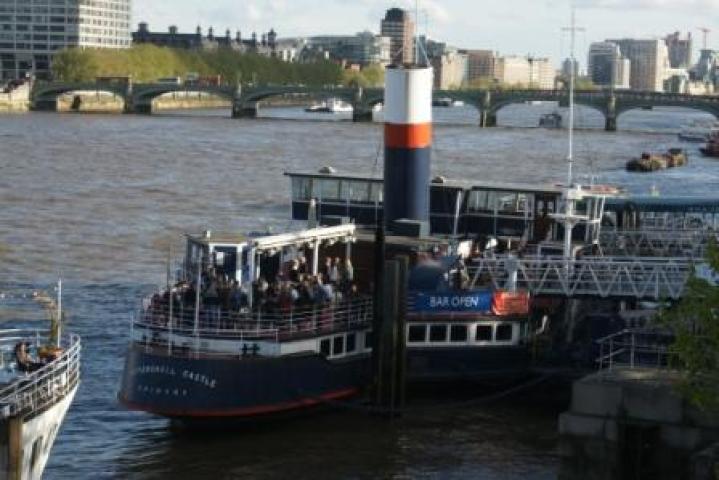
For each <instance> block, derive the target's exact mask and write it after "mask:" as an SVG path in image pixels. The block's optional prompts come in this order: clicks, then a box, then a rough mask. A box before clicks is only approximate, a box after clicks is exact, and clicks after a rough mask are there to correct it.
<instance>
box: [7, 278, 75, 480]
mask: <svg viewBox="0 0 719 480" xmlns="http://www.w3.org/2000/svg"><path fill="white" fill-rule="evenodd" d="M0 298H2V303H4V304H10V305H9V307H10V308H12V309H13V310H14V311H15V312H18V311H23V310H26V309H28V308H29V305H28V303H29V302H33V303H34V302H35V301H37V302H40V303H41V306H42V307H43V308H45V309H46V310H47V312H49V313H50V315H51V320H52V327H51V329H50V330H49V331H41V330H36V329H31V328H29V325H31V323H33V322H37V319H34V318H33V319H32V320H29V319H28V320H25V319H20V318H13V319H12V322H10V323H8V324H6V327H10V326H11V325H12V326H17V327H18V328H6V329H3V330H0V452H2V454H1V455H0V478H18V479H20V478H22V479H30V480H40V479H41V478H42V474H43V471H44V469H45V465H46V464H47V461H48V458H49V456H50V452H51V449H52V446H53V444H54V442H55V439H56V438H57V434H58V432H59V430H60V427H61V425H62V422H63V420H64V418H65V415H66V413H67V411H68V409H69V408H70V404H71V403H72V401H73V398H74V397H75V393H76V392H77V388H78V385H79V383H80V350H81V345H80V338H79V337H78V336H77V335H74V334H69V333H65V334H63V333H62V332H61V329H60V319H61V317H62V314H61V309H60V308H57V307H58V304H59V303H60V302H58V303H55V302H54V301H53V300H51V299H50V298H49V297H48V296H47V295H44V294H41V293H37V292H35V293H24V294H18V295H14V294H12V293H10V294H5V293H4V294H3V295H1V296H0ZM35 308H38V307H37V306H35ZM43 315H44V314H43Z"/></svg>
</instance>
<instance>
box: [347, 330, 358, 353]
mask: <svg viewBox="0 0 719 480" xmlns="http://www.w3.org/2000/svg"><path fill="white" fill-rule="evenodd" d="M356 348H357V334H355V333H349V334H347V353H352V352H354V351H355V349H356Z"/></svg>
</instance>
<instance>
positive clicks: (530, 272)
mask: <svg viewBox="0 0 719 480" xmlns="http://www.w3.org/2000/svg"><path fill="white" fill-rule="evenodd" d="M691 271H692V262H691V260H689V259H685V258H661V257H592V256H584V257H581V258H580V259H570V260H567V259H565V258H563V257H534V256H530V257H514V256H509V255H507V256H498V257H488V258H479V259H476V260H474V262H473V263H472V265H471V266H470V274H471V276H472V278H473V280H472V286H473V287H474V286H479V285H483V284H487V283H489V284H491V285H492V286H493V287H494V288H500V289H501V288H510V289H512V288H518V289H522V290H528V291H529V292H530V293H531V294H532V295H562V296H567V297H574V296H594V297H602V298H607V297H624V298H646V299H655V300H659V299H663V298H671V299H678V298H680V297H681V295H682V293H683V291H684V286H685V285H686V282H687V280H688V279H689V275H690V274H691Z"/></svg>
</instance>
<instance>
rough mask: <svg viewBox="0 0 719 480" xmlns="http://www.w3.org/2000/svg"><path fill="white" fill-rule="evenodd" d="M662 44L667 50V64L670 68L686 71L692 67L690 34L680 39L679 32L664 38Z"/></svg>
mask: <svg viewBox="0 0 719 480" xmlns="http://www.w3.org/2000/svg"><path fill="white" fill-rule="evenodd" d="M664 42H665V43H666V44H667V49H669V64H670V65H671V67H672V68H684V69H688V68H689V67H691V65H692V34H691V32H689V33H687V37H686V38H685V39H682V37H681V35H680V34H679V32H674V33H672V34H671V35H667V36H666V37H664Z"/></svg>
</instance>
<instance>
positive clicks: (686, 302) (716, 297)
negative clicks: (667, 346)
mask: <svg viewBox="0 0 719 480" xmlns="http://www.w3.org/2000/svg"><path fill="white" fill-rule="evenodd" d="M706 261H707V263H708V265H709V266H710V268H712V269H713V270H714V271H719V247H718V246H717V243H716V242H714V241H712V242H710V244H709V248H708V253H707V257H706ZM662 321H663V322H664V324H665V325H666V326H667V327H669V328H670V329H671V330H672V331H673V332H674V333H675V335H676V342H675V344H674V348H675V349H676V352H677V360H678V366H679V367H680V368H681V369H682V370H683V371H684V372H685V375H684V379H683V381H682V384H681V386H680V389H681V391H682V393H684V394H685V395H686V396H687V398H689V400H690V401H691V402H692V403H693V404H695V405H696V406H698V407H699V408H702V409H705V410H719V287H717V286H714V285H712V284H711V283H709V282H708V281H706V280H704V279H701V278H698V277H697V276H696V275H693V276H692V278H691V279H690V280H689V282H688V283H687V286H686V289H685V292H684V296H683V297H682V299H681V301H680V302H679V303H677V304H676V305H675V306H673V307H672V308H670V309H669V310H667V311H666V312H664V313H663V315H662Z"/></svg>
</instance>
